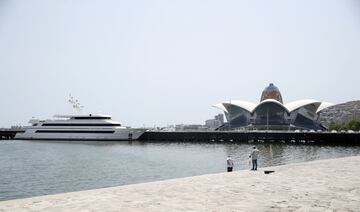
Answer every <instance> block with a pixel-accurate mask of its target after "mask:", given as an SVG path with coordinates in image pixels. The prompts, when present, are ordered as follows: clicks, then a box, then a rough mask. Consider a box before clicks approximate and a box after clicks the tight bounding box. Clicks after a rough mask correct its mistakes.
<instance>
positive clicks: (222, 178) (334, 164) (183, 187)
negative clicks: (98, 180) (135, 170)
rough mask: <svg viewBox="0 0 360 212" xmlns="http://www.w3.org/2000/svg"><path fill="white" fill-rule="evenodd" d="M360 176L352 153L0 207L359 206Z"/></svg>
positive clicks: (234, 208) (314, 208)
mask: <svg viewBox="0 0 360 212" xmlns="http://www.w3.org/2000/svg"><path fill="white" fill-rule="evenodd" d="M264 170H272V171H275V172H274V173H270V174H264ZM359 176H360V156H353V157H344V158H336V159H327V160H317V161H310V162H302V163H294V164H288V165H282V166H274V167H266V168H261V167H260V168H259V169H258V171H248V170H241V171H235V172H232V173H226V172H224V173H216V174H207V175H200V176H194V177H185V178H177V179H170V180H163V181H155V182H147V183H139V184H131V185H124V186H117V187H108V188H101V189H95V190H86V191H77V192H70V193H62V194H53V195H47V196H37V197H31V198H25V199H15V200H6V201H1V202H0V211H279V210H287V211H294V210H301V211H308V210H311V211H324V210H341V211H356V210H357V209H358V208H360V198H359V197H360V181H359Z"/></svg>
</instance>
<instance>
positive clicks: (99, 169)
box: [0, 140, 360, 200]
mask: <svg viewBox="0 0 360 212" xmlns="http://www.w3.org/2000/svg"><path fill="white" fill-rule="evenodd" d="M252 146H253V144H229V143H226V144H218V143H217V144H214V143H181V142H178V143H177V142H151V143H147V142H146V143H143V142H130V143H129V142H101V141H98V142H96V141H92V142H71V141H68V142H61V141H20V140H11V141H0V200H9V199H17V198H25V197H32V196H39V195H47V194H55V193H63V192H72V191H80V190H88V189H96V188H104V187H110V186H120V185H127V184H134V183H142V182H149V181H158V180H164V179H172V178H180V177H187V176H195V175H203V174H210V173H220V172H225V171H226V157H227V156H228V155H230V156H232V158H233V159H234V164H235V166H234V170H235V171H236V170H247V169H250V167H249V164H248V156H249V153H250V152H251V149H252ZM256 146H257V147H258V149H259V150H260V158H259V161H258V166H259V169H261V168H262V167H267V166H276V165H282V164H289V163H297V162H304V161H311V160H318V159H327V158H337V157H345V156H353V155H360V147H359V146H318V145H308V144H280V143H278V144H269V143H262V144H256Z"/></svg>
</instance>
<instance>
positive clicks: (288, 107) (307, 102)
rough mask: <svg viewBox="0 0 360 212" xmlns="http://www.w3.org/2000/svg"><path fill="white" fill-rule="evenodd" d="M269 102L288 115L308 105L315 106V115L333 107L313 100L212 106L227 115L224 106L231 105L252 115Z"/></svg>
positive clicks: (236, 101) (232, 102) (330, 104)
mask: <svg viewBox="0 0 360 212" xmlns="http://www.w3.org/2000/svg"><path fill="white" fill-rule="evenodd" d="M269 102H271V103H275V104H278V105H279V106H281V107H283V108H284V110H286V111H287V112H288V113H291V112H292V111H294V110H296V109H299V108H300V107H304V106H306V105H310V104H315V107H316V108H317V109H316V113H319V112H320V111H321V110H323V109H325V108H327V107H330V106H332V105H334V104H332V103H329V102H319V101H317V100H314V99H301V100H297V101H293V102H289V103H286V104H285V105H284V104H282V103H281V102H279V101H277V100H275V99H265V100H264V101H262V102H260V103H259V104H255V103H252V102H247V101H241V100H231V101H227V102H222V103H218V104H215V105H212V106H213V107H216V108H219V109H221V110H223V111H225V112H227V113H228V110H227V109H226V107H225V106H224V104H231V105H234V106H237V107H240V108H242V109H244V110H247V111H249V112H250V113H254V112H255V110H256V109H257V108H258V107H260V106H261V105H263V104H265V103H269Z"/></svg>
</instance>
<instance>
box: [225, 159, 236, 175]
mask: <svg viewBox="0 0 360 212" xmlns="http://www.w3.org/2000/svg"><path fill="white" fill-rule="evenodd" d="M226 163H227V171H228V172H232V170H233V167H234V161H233V159H232V158H231V157H230V156H228V157H227V159H226Z"/></svg>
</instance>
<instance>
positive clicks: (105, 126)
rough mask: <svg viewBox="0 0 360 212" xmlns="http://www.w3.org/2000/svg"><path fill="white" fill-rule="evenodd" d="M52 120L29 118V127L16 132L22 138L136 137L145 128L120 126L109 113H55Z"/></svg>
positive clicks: (102, 138)
mask: <svg viewBox="0 0 360 212" xmlns="http://www.w3.org/2000/svg"><path fill="white" fill-rule="evenodd" d="M54 117H55V119H48V120H39V119H32V120H30V121H29V123H30V124H31V126H27V127H24V132H21V133H17V134H16V136H15V139H19V140H20V139H25V140H99V141H122V140H127V141H128V140H137V139H138V138H139V137H140V136H141V135H142V134H143V133H144V132H145V131H146V129H140V128H139V129H136V128H129V127H123V126H121V124H120V123H119V122H116V121H113V120H112V119H111V116H108V115H101V114H88V115H57V116H54Z"/></svg>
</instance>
